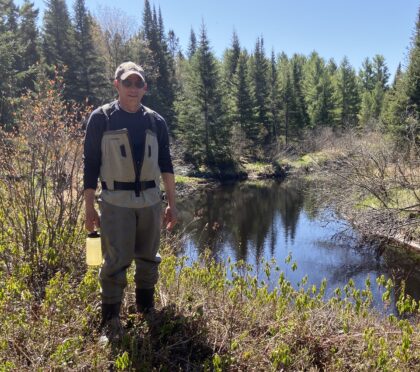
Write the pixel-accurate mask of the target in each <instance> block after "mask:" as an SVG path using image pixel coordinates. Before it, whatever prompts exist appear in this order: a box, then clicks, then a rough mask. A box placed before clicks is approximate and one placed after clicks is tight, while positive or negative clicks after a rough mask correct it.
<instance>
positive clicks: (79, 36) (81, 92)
mask: <svg viewBox="0 0 420 372" xmlns="http://www.w3.org/2000/svg"><path fill="white" fill-rule="evenodd" d="M92 24H93V21H92V17H91V15H90V14H89V12H88V10H87V9H86V5H85V0H76V2H75V3H74V29H75V35H74V36H75V41H76V44H75V62H76V63H75V65H76V69H75V77H76V80H75V82H74V91H73V97H74V99H75V100H77V101H79V102H82V101H84V100H85V99H86V100H87V101H88V102H89V103H90V104H94V105H98V104H99V103H101V102H103V101H104V100H105V98H107V97H106V96H107V94H106V92H107V89H108V84H109V83H108V81H107V78H106V70H105V61H104V60H103V58H102V57H101V56H100V55H99V53H98V50H97V48H96V46H95V44H94V41H93V34H92Z"/></svg>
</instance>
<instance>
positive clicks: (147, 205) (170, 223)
mask: <svg viewBox="0 0 420 372" xmlns="http://www.w3.org/2000/svg"><path fill="white" fill-rule="evenodd" d="M114 86H115V88H116V90H117V92H118V100H117V101H114V102H112V103H110V104H108V105H105V106H102V107H100V108H98V109H96V110H95V111H93V113H92V114H91V116H90V118H89V121H88V124H87V129H86V137H85V147H84V196H85V206H86V223H85V225H86V229H87V230H88V231H89V232H93V231H95V230H96V229H98V228H99V227H100V228H101V243H102V252H103V258H104V261H103V265H102V267H101V270H100V274H99V279H100V284H101V297H102V329H103V330H104V334H105V335H106V337H108V339H109V338H114V337H119V336H121V331H122V327H121V323H120V318H119V314H120V308H121V302H122V299H123V291H124V288H125V287H126V285H127V279H126V271H127V268H128V267H129V266H130V264H131V262H132V261H133V260H134V261H135V264H136V273H135V283H136V304H137V311H138V312H140V313H147V312H149V311H150V310H151V309H153V308H154V287H155V285H156V282H157V280H158V265H159V263H160V256H159V254H158V248H159V238H160V225H161V218H160V216H161V195H160V190H159V180H160V176H161V177H162V180H163V184H164V188H165V192H166V197H167V201H168V206H167V207H166V210H165V213H164V225H166V227H167V229H169V230H171V229H172V228H173V227H174V225H175V224H176V222H177V210H176V206H175V180H174V173H173V167H172V161H171V156H170V152H169V138H168V131H167V127H166V123H165V121H164V119H163V118H162V117H161V116H160V115H158V114H157V113H156V112H154V111H152V110H150V109H148V108H147V107H145V106H143V105H142V104H141V100H142V98H143V96H144V94H145V93H146V91H147V84H146V79H145V75H144V71H143V69H142V67H140V66H138V65H137V64H135V63H133V62H125V63H122V64H121V65H120V66H118V68H117V70H116V71H115V80H114ZM98 177H99V178H100V180H101V184H102V192H101V194H100V200H99V204H100V211H101V217H100V218H99V215H98V212H97V211H96V209H95V207H94V199H95V190H96V187H97V181H98Z"/></svg>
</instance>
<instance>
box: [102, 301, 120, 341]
mask: <svg viewBox="0 0 420 372" xmlns="http://www.w3.org/2000/svg"><path fill="white" fill-rule="evenodd" d="M120 309H121V302H119V303H116V304H102V322H101V330H102V333H101V337H100V338H99V343H100V344H107V343H110V342H116V341H120V340H121V338H122V336H123V327H122V325H121V321H120Z"/></svg>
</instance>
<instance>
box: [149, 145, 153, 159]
mask: <svg viewBox="0 0 420 372" xmlns="http://www.w3.org/2000/svg"><path fill="white" fill-rule="evenodd" d="M151 156H152V146H150V145H149V158H150V157H151Z"/></svg>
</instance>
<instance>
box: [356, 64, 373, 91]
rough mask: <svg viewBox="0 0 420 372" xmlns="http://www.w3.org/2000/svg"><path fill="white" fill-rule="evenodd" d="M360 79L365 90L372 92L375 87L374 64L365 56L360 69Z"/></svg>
mask: <svg viewBox="0 0 420 372" xmlns="http://www.w3.org/2000/svg"><path fill="white" fill-rule="evenodd" d="M359 79H360V82H361V86H362V89H363V92H365V91H368V92H371V91H372V90H373V89H374V87H375V78H374V72H373V66H372V63H371V61H370V59H369V58H365V59H364V61H363V62H362V68H361V69H360V71H359Z"/></svg>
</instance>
